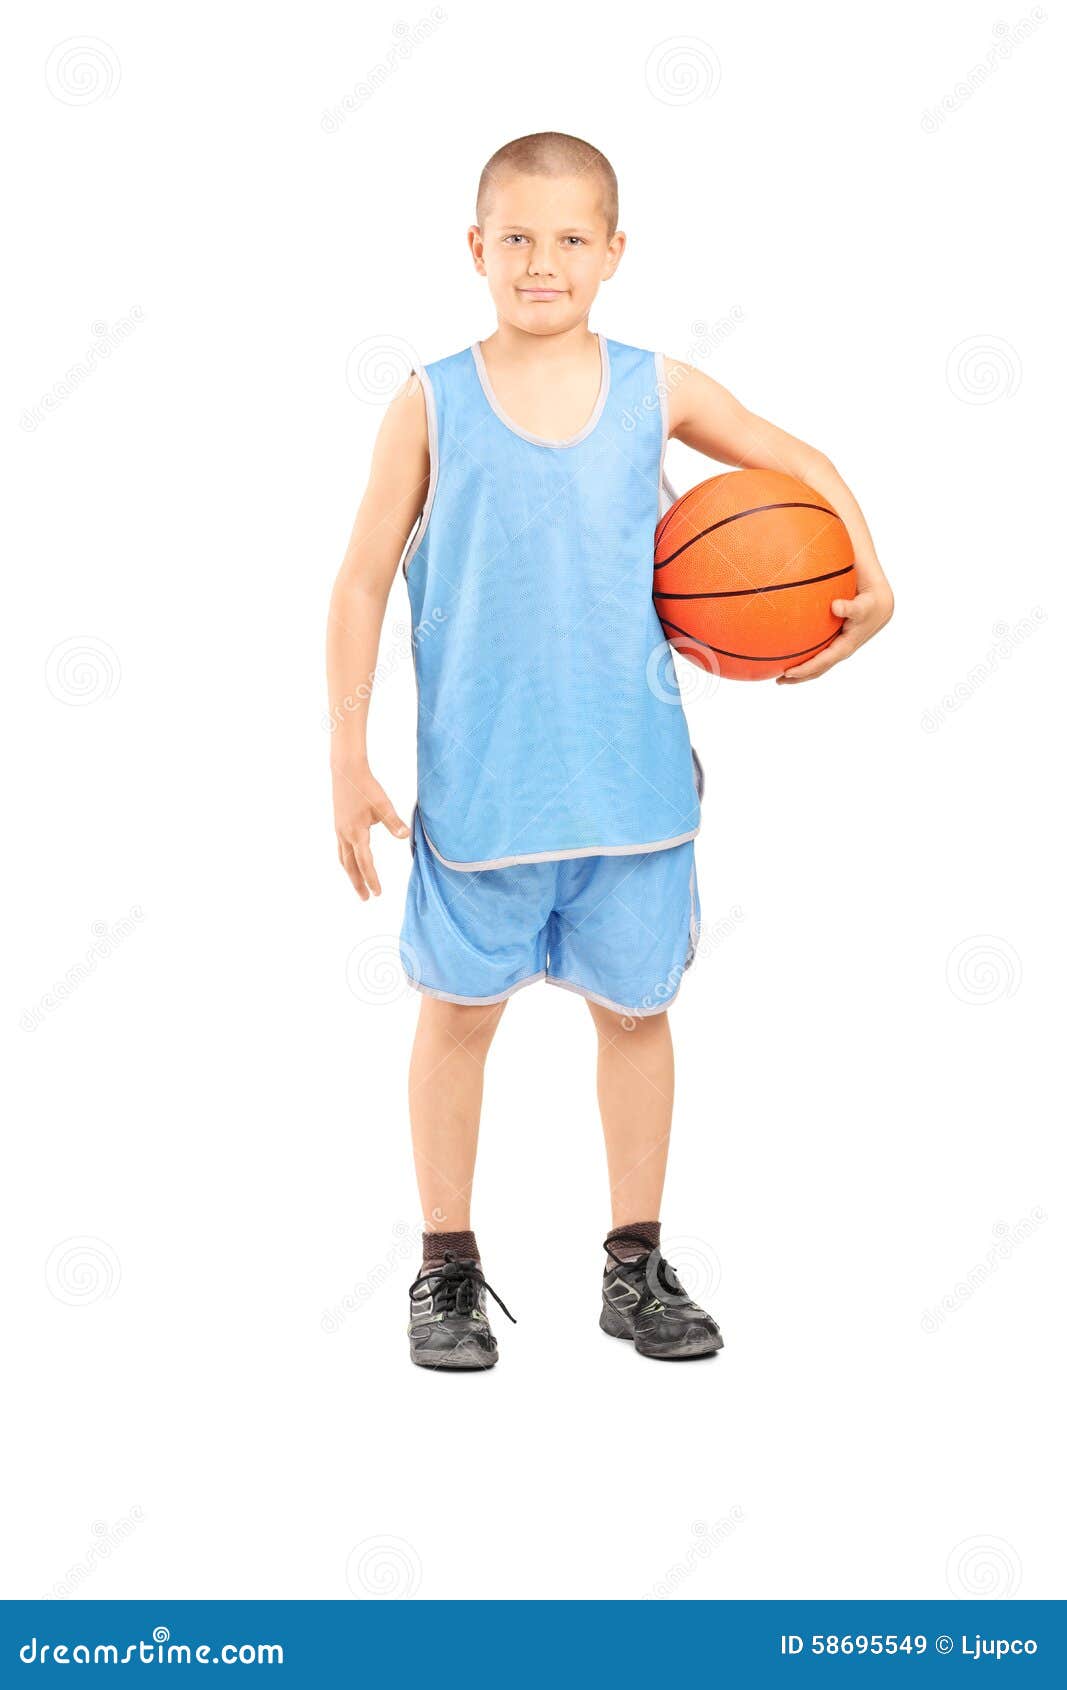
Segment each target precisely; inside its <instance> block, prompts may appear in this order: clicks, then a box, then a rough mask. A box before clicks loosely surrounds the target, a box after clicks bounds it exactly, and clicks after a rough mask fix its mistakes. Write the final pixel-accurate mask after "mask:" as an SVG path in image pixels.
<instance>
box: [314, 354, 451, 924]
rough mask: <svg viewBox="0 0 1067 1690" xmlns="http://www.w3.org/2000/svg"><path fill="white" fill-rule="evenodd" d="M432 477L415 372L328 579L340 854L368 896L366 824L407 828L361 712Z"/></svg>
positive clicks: (388, 420)
mask: <svg viewBox="0 0 1067 1690" xmlns="http://www.w3.org/2000/svg"><path fill="white" fill-rule="evenodd" d="M429 482H430V451H429V443H428V440H427V430H426V407H425V402H424V400H423V396H422V388H421V386H420V384H419V382H418V380H417V379H416V378H415V377H414V376H412V377H410V378H409V380H408V381H407V383H406V384H405V386H404V388H403V391H402V392H401V393H399V394H398V395H397V397H396V398H395V399H394V400H393V401H392V403H391V404H390V406H389V409H388V410H387V411H386V413H385V416H384V418H383V420H382V426H381V428H380V429H379V431H378V438H377V440H376V442H375V446H374V455H373V457H372V460H371V471H370V477H369V480H368V482H367V490H366V492H365V493H364V495H363V500H362V502H361V504H360V507H359V510H358V512H357V513H356V520H355V523H354V525H353V528H352V534H351V538H350V539H349V542H348V547H347V550H346V551H345V555H344V560H343V562H342V564H341V568H340V570H339V571H338V575H337V580H336V581H335V582H334V588H333V594H332V596H331V598H330V616H329V624H328V628H327V636H326V662H327V672H328V677H329V689H330V772H331V774H332V776H333V813H334V827H335V829H336V832H337V854H338V857H339V858H340V861H341V866H342V867H343V868H344V870H345V873H346V874H347V875H348V878H349V879H350V880H351V882H352V884H353V886H354V887H355V889H356V891H357V892H358V894H359V896H360V897H361V898H362V899H363V900H364V902H366V900H367V898H368V897H369V896H370V894H371V893H372V892H373V893H374V894H375V895H377V894H379V893H380V892H381V885H380V883H379V880H378V876H377V873H376V872H375V868H374V858H373V856H372V854H371V847H370V830H371V827H372V826H373V824H374V823H375V822H382V823H384V825H385V826H386V827H387V828H388V829H389V831H390V833H392V834H393V835H395V837H396V838H397V839H406V838H407V836H408V834H409V832H410V829H409V828H408V827H407V826H406V824H405V823H404V822H402V821H401V820H400V817H399V816H398V815H397V813H396V811H395V809H394V808H393V806H392V804H391V803H390V801H389V799H388V797H387V796H386V794H385V791H384V790H383V788H382V787H381V786H380V785H379V784H378V782H377V780H375V778H374V776H373V774H372V773H371V769H370V764H369V763H368V761H367V710H368V707H369V705H370V695H371V688H372V685H373V672H374V665H375V662H376V661H377V657H378V644H379V641H380V639H381V632H382V621H383V619H384V617H385V606H386V601H387V600H388V598H389V589H390V588H391V586H392V584H393V580H394V578H395V576H396V571H397V567H398V565H399V563H400V559H401V557H402V556H403V552H404V546H405V543H406V541H407V538H408V535H409V534H410V533H411V530H412V529H413V528H414V526H415V522H416V519H417V518H418V515H419V512H420V511H421V510H422V508H423V505H424V504H425V503H426V496H427V491H428V488H429Z"/></svg>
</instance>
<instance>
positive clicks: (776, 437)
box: [664, 358, 893, 683]
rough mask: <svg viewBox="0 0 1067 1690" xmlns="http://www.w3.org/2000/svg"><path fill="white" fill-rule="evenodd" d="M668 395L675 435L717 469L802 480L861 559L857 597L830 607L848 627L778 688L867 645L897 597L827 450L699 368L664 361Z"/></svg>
mask: <svg viewBox="0 0 1067 1690" xmlns="http://www.w3.org/2000/svg"><path fill="white" fill-rule="evenodd" d="M664 370H665V374H666V379H667V388H668V391H669V394H670V400H669V405H670V435H671V438H672V439H677V440H681V441H682V443H683V444H684V445H686V446H692V447H693V448H694V449H695V450H696V451H698V452H703V453H704V454H705V456H707V457H709V458H716V459H718V461H719V463H723V464H732V465H733V466H734V467H735V468H744V469H776V470H780V471H781V472H782V474H783V475H791V476H793V477H794V479H795V480H797V481H802V482H804V484H805V486H807V487H810V488H811V489H812V490H813V491H814V492H816V493H818V494H819V496H820V497H821V498H823V499H825V500H826V503H827V504H828V505H832V507H833V509H834V510H835V511H836V512H837V514H838V516H839V517H840V518H841V520H842V522H843V523H844V525H845V528H846V529H847V530H848V537H849V539H850V540H851V542H852V551H853V555H854V556H855V560H856V596H855V598H853V599H834V601H833V603H832V604H831V606H830V609H831V611H832V612H833V614H834V615H835V616H840V617H841V618H842V620H843V622H844V627H843V628H842V629H841V632H840V633H839V634H838V635H837V636H836V638H835V639H833V640H831V642H830V644H829V645H828V646H827V647H826V648H825V649H824V650H823V651H820V652H818V653H817V654H816V656H814V657H812V658H809V659H808V661H807V663H800V664H798V665H797V667H796V668H795V669H787V670H786V671H785V673H784V675H779V677H778V680H779V683H792V682H794V681H811V680H814V679H815V677H816V675H824V674H825V673H826V671H827V669H832V668H833V666H834V664H835V663H840V661H841V659H842V658H843V657H851V656H852V653H853V652H854V651H856V650H858V648H859V647H860V646H861V645H864V644H865V643H866V641H867V640H869V639H870V638H871V637H872V636H873V635H874V634H877V632H878V630H879V629H880V628H884V627H885V625H886V623H887V622H888V621H889V618H890V617H891V616H892V614H893V591H892V588H891V587H890V585H889V582H888V581H887V580H886V578H885V574H884V572H883V570H882V566H881V564H880V563H879V562H878V557H877V554H876V552H875V549H874V541H873V540H872V539H871V533H870V529H869V528H868V527H867V524H866V522H865V521H864V517H863V512H862V511H861V510H860V507H859V505H858V504H857V503H856V500H855V499H854V498H853V496H852V494H851V493H850V492H849V490H848V488H847V487H846V485H845V483H844V482H843V481H842V479H841V477H840V476H839V475H838V473H837V470H836V469H835V468H834V466H833V464H832V463H831V462H830V460H829V458H828V457H827V456H826V454H825V452H819V451H816V449H815V447H814V446H808V445H806V444H805V442H804V441H803V440H798V439H797V438H796V436H795V435H792V434H787V433H786V432H785V429H784V428H776V427H775V425H774V423H771V422H768V421H767V419H766V418H765V417H758V416H756V415H755V413H754V412H752V411H746V409H745V407H744V406H743V405H742V404H741V402H740V400H739V399H735V398H734V396H733V394H732V393H728V392H727V390H726V388H725V387H721V386H720V385H719V383H718V382H717V381H712V379H711V377H710V376H706V375H705V374H704V373H703V371H702V370H694V369H693V367H692V366H691V365H690V364H682V363H679V362H678V360H677V359H676V358H665V359H664Z"/></svg>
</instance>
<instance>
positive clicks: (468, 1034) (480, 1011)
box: [422, 998, 506, 1050]
mask: <svg viewBox="0 0 1067 1690" xmlns="http://www.w3.org/2000/svg"><path fill="white" fill-rule="evenodd" d="M504 1002H506V1000H504V1001H502V1002H500V1003H447V1002H446V1001H445V1000H444V999H443V998H424V999H423V1011H422V1012H423V1015H424V1016H426V1018H427V1020H428V1021H429V1022H430V1023H431V1025H432V1026H433V1027H434V1028H435V1029H436V1030H437V1031H438V1032H441V1033H443V1034H445V1035H446V1036H447V1037H448V1038H450V1039H452V1040H454V1041H455V1043H456V1044H462V1045H466V1047H467V1049H468V1050H470V1049H477V1048H478V1047H488V1045H489V1044H490V1042H491V1040H492V1037H493V1034H494V1033H495V1032H496V1029H497V1027H498V1026H499V1024H500V1017H501V1016H502V1015H503V1013H504Z"/></svg>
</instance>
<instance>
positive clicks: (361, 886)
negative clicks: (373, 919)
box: [332, 763, 411, 903]
mask: <svg viewBox="0 0 1067 1690" xmlns="http://www.w3.org/2000/svg"><path fill="white" fill-rule="evenodd" d="M332 772H333V817H334V827H335V828H336V830H337V855H338V858H339V859H340V863H341V867H342V868H343V869H344V871H345V873H346V874H347V876H348V878H349V880H350V881H351V882H352V884H353V886H354V887H355V889H356V891H357V892H358V893H359V896H360V897H361V898H362V900H363V902H364V903H366V901H367V899H368V898H369V897H370V895H371V893H372V892H373V893H374V896H375V897H376V898H377V897H380V896H381V890H382V888H381V883H380V881H379V879H378V876H377V873H376V872H375V868H374V858H373V856H372V854H371V848H370V830H371V828H372V827H373V825H374V823H375V822H383V823H384V825H385V826H386V827H387V828H388V829H389V832H390V833H391V834H393V835H394V837H395V838H397V839H406V838H407V837H408V835H409V834H410V832H411V829H410V828H409V827H408V826H407V824H406V823H405V822H402V821H401V820H400V817H399V816H398V815H397V813H396V811H395V810H394V809H393V806H392V804H391V803H390V802H389V799H388V798H387V797H386V794H385V792H384V790H383V789H382V787H381V786H379V784H378V782H377V781H376V780H375V778H374V776H373V775H372V774H371V772H370V767H369V765H368V764H367V763H358V764H355V765H349V766H347V767H341V766H335V767H334V769H333V771H332Z"/></svg>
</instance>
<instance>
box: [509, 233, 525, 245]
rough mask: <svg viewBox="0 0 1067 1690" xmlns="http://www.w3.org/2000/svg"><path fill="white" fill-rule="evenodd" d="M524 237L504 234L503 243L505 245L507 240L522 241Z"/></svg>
mask: <svg viewBox="0 0 1067 1690" xmlns="http://www.w3.org/2000/svg"><path fill="white" fill-rule="evenodd" d="M525 239H526V236H525V235H505V236H504V245H505V246H507V244H508V242H509V241H524V240H525Z"/></svg>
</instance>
